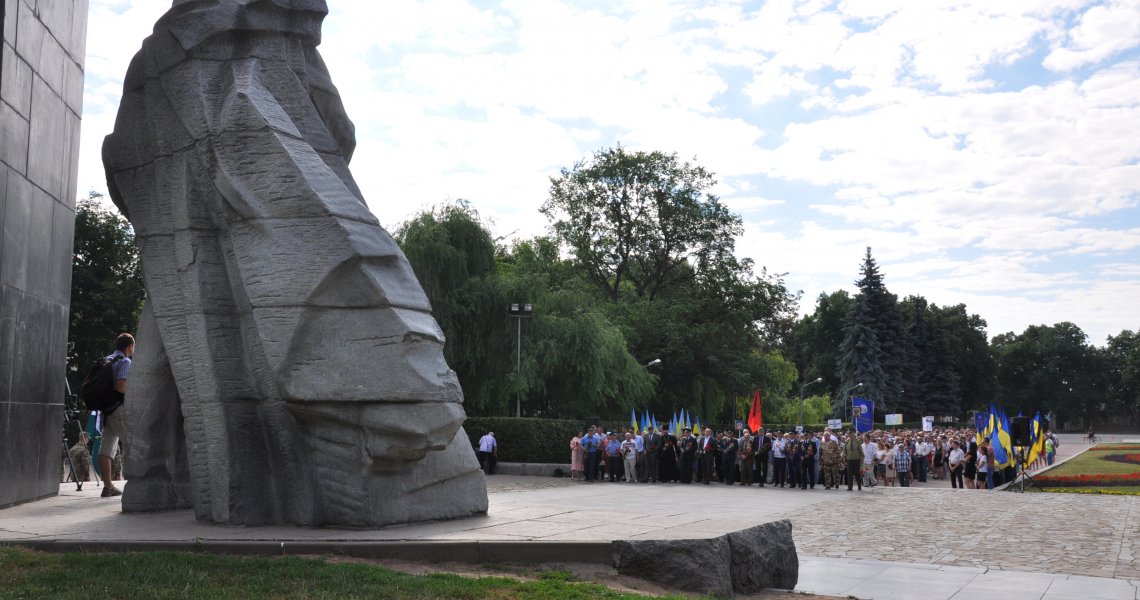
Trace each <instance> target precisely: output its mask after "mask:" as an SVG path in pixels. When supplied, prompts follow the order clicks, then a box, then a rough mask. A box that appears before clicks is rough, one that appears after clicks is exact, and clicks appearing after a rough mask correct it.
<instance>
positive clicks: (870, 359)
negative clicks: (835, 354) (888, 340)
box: [832, 294, 887, 418]
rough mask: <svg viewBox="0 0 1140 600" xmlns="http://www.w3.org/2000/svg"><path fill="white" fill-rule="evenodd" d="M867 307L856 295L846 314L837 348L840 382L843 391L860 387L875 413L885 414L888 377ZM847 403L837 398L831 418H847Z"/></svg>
mask: <svg viewBox="0 0 1140 600" xmlns="http://www.w3.org/2000/svg"><path fill="white" fill-rule="evenodd" d="M869 304H870V301H869V300H868V298H867V296H865V295H863V294H859V295H858V296H856V297H855V302H854V304H852V306H851V311H850V312H849V313H848V314H847V326H846V327H844V328H843V343H842V344H840V346H839V381H840V384H841V386H842V388H843V389H844V390H847V389H851V388H853V387H855V386H856V385H857V384H860V383H862V384H863V387H862V388H860V390H859V396H861V397H863V398H867V399H868V400H871V401H873V402H874V403H875V411H876V412H884V411H885V410H886V408H885V407H884V405H883V396H884V390H886V389H887V377H886V375H885V374H884V373H883V367H882V364H881V363H880V359H879V357H880V356H881V354H882V349H881V348H880V346H879V338H878V334H876V333H875V329H874V327H873V324H874V318H873V317H872V315H871V309H870V306H869ZM846 401H847V398H845V397H842V396H840V397H839V398H838V399H837V401H836V404H835V405H833V406H832V414H834V415H836V416H837V417H840V418H850V415H848V414H846Z"/></svg>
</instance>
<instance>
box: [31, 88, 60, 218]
mask: <svg viewBox="0 0 1140 600" xmlns="http://www.w3.org/2000/svg"><path fill="white" fill-rule="evenodd" d="M63 114H64V108H63V98H61V97H60V96H58V95H56V93H55V92H53V91H52V90H51V89H50V88H48V86H47V83H45V82H44V81H43V80H42V79H39V78H36V79H35V80H33V82H32V119H31V127H30V131H29V135H28V139H29V146H30V147H29V148H28V179H30V180H31V181H32V183H35V184H36V185H38V186H40V187H41V188H43V189H45V190H47V191H48V192H49V193H50V194H52V195H53V196H54V195H56V194H59V193H60V191H61V190H62V189H63V183H64V181H66V179H67V176H66V173H67V171H68V170H69V169H70V165H64V164H63V160H64V159H65V158H66V157H67V146H68V140H67V132H66V128H67V121H66V120H65V119H64V116H63Z"/></svg>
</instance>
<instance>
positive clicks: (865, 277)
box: [855, 246, 907, 411]
mask: <svg viewBox="0 0 1140 600" xmlns="http://www.w3.org/2000/svg"><path fill="white" fill-rule="evenodd" d="M859 273H860V274H861V275H862V277H861V278H860V279H859V280H858V281H856V282H855V285H857V286H858V287H859V295H860V296H863V297H864V298H866V302H867V311H868V317H867V319H868V320H867V326H868V327H870V328H871V329H872V330H873V331H874V332H875V337H876V339H877V340H878V342H879V360H878V362H879V366H880V368H881V369H882V372H883V381H882V387H881V388H880V389H879V391H878V393H879V394H880V395H881V398H882V404H879V403H876V405H875V410H881V411H888V410H897V407H898V406H899V404H900V403H901V395H902V393H903V391H904V390H905V388H904V387H903V382H904V380H905V369H906V359H907V356H906V353H907V352H906V332H905V331H904V329H903V320H902V314H901V313H900V312H899V310H898V297H897V296H895V295H894V294H892V293H891V292H890V291H888V290H887V286H886V285H885V284H884V283H883V275H882V273H881V272H879V265H878V263H876V262H875V259H874V257H872V256H871V247H870V246H868V247H867V253H866V255H865V256H864V258H863V266H862V267H860V269H859Z"/></svg>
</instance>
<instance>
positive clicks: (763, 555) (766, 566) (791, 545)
mask: <svg viewBox="0 0 1140 600" xmlns="http://www.w3.org/2000/svg"><path fill="white" fill-rule="evenodd" d="M725 537H726V538H728V546H729V549H730V551H731V553H732V565H731V569H732V589H733V590H735V591H736V592H737V593H740V594H755V593H756V592H759V591H760V590H762V589H765V588H779V589H784V590H791V589H795V587H796V583H798V582H799V579H800V558H799V555H797V554H796V544H795V542H793V541H792V522H791V521H789V520H787V519H784V520H782V521H773V522H771V523H764V524H762V525H757V526H755V527H749V528H748V529H742V530H740V531H734V532H732V533H730V534H728V535H726V536H725Z"/></svg>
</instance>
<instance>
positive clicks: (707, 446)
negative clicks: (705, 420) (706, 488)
mask: <svg viewBox="0 0 1140 600" xmlns="http://www.w3.org/2000/svg"><path fill="white" fill-rule="evenodd" d="M719 449H720V448H719V446H718V445H717V439H716V436H715V435H713V432H712V429H709V428H708V427H706V428H705V435H704V436H702V437H701V441H700V453H701V483H703V484H705V485H709V483H710V482H711V481H712V474H713V471H714V470H716V458H717V452H718V451H719Z"/></svg>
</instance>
